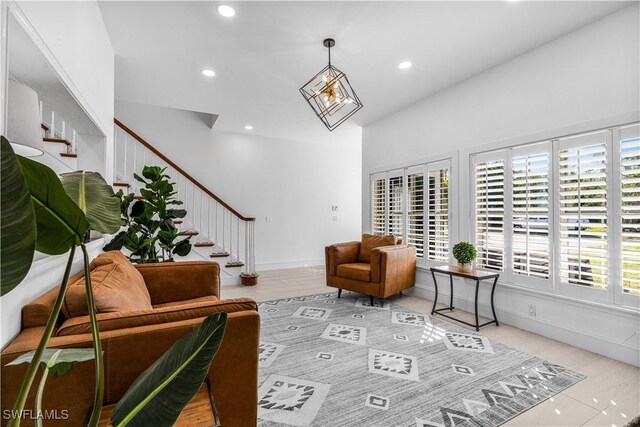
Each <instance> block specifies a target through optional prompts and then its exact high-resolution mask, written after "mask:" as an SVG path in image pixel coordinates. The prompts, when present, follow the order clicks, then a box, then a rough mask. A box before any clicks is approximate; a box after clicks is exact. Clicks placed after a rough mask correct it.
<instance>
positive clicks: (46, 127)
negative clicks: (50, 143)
mask: <svg viewBox="0 0 640 427" xmlns="http://www.w3.org/2000/svg"><path fill="white" fill-rule="evenodd" d="M40 127H41V128H42V129H44V130H49V125H47V124H46V123H40Z"/></svg>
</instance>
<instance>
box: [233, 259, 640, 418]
mask: <svg viewBox="0 0 640 427" xmlns="http://www.w3.org/2000/svg"><path fill="white" fill-rule="evenodd" d="M328 289H329V288H327V287H326V286H325V277H324V270H323V269H322V268H320V267H318V268H296V269H287V270H272V271H265V272H261V273H260V278H259V284H258V286H255V287H243V286H224V287H223V288H222V292H221V293H222V298H237V297H241V296H246V297H250V298H253V299H255V300H256V301H268V300H272V299H278V298H288V297H293V296H303V295H310V294H315V293H320V292H325V291H327V290H328ZM392 300H393V301H394V302H396V303H398V304H402V305H403V306H405V307H407V308H409V309H411V310H415V311H416V312H419V313H428V312H429V310H430V308H431V304H432V302H431V301H429V300H425V299H422V298H417V297H413V296H408V295H403V296H396V297H393V298H392ZM457 315H458V316H460V317H461V318H463V319H464V318H465V317H466V319H465V320H467V321H470V322H472V321H473V320H472V318H473V315H472V314H471V313H466V312H462V311H459V312H458V313H457ZM470 329H471V328H470ZM481 333H482V335H484V336H486V337H488V338H490V339H491V340H495V341H497V342H500V343H503V344H505V345H508V346H511V347H514V348H517V349H519V350H522V351H525V352H527V353H530V354H533V355H536V356H538V357H541V358H543V359H546V360H549V361H550V362H553V363H557V364H559V365H563V366H566V367H568V368H571V369H574V370H576V371H578V372H581V373H583V374H585V375H586V376H587V378H585V379H584V380H583V381H581V382H579V383H578V384H576V385H574V386H573V387H570V388H568V389H567V390H565V391H564V392H562V393H560V394H558V395H556V396H555V397H554V398H553V399H549V400H547V401H546V402H543V403H541V404H540V405H538V406H536V407H534V408H532V409H530V410H529V411H527V412H525V413H523V414H521V415H520V416H518V417H516V418H514V419H512V420H511V421H509V422H508V423H507V424H505V425H507V426H602V427H614V426H615V427H621V426H624V425H625V424H626V423H627V422H629V421H630V420H631V419H632V418H634V417H635V416H636V415H638V414H640V369H639V368H637V367H635V366H631V365H628V364H626V363H622V362H618V361H616V360H613V359H609V358H607V357H604V356H600V355H598V354H595V353H591V352H589V351H586V350H582V349H579V348H577V347H573V346H570V345H568V344H564V343H562V342H560V341H555V340H552V339H549V338H546V337H543V336H541V335H536V334H533V333H531V332H527V331H524V330H522V329H518V328H514V327H512V326H509V325H505V324H501V325H500V326H499V327H496V326H495V325H491V326H487V327H485V328H483V329H482V330H481Z"/></svg>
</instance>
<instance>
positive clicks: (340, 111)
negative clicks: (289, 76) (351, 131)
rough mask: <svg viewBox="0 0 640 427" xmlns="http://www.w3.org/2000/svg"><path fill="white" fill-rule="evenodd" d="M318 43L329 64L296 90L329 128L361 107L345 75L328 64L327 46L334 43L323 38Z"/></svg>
mask: <svg viewBox="0 0 640 427" xmlns="http://www.w3.org/2000/svg"><path fill="white" fill-rule="evenodd" d="M322 44H323V45H324V47H326V48H327V49H328V50H329V65H327V66H326V67H324V68H323V69H322V70H321V71H320V72H319V73H318V74H316V75H315V76H314V77H313V78H312V79H311V80H309V81H308V82H307V83H306V84H305V85H304V86H302V87H301V88H300V93H301V94H302V96H304V99H305V100H306V101H307V102H308V103H309V105H310V106H311V108H312V109H313V112H314V113H316V115H317V116H318V118H319V119H320V120H322V123H324V125H325V126H326V127H327V129H329V130H330V131H332V130H334V129H335V128H337V127H338V126H340V125H341V124H342V123H344V121H345V120H347V119H348V118H349V117H351V116H352V115H354V114H355V113H356V111H358V110H359V109H361V108H362V102H360V99H359V98H358V95H356V93H355V91H354V90H353V88H352V87H351V84H350V83H349V80H348V79H347V76H346V75H345V74H344V73H343V72H342V71H340V70H338V69H337V68H336V67H334V66H333V65H331V48H332V47H334V46H335V45H336V42H335V40H333V39H325V40H324V41H323V42H322Z"/></svg>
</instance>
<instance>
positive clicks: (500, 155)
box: [469, 150, 512, 282]
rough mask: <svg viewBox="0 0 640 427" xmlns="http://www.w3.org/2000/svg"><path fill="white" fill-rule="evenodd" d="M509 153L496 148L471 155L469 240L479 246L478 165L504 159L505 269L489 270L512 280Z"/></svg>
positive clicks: (503, 261)
mask: <svg viewBox="0 0 640 427" xmlns="http://www.w3.org/2000/svg"><path fill="white" fill-rule="evenodd" d="M508 154H509V153H508V151H507V150H494V151H488V152H484V153H478V154H473V155H471V156H470V157H469V189H470V196H471V197H470V198H469V203H470V206H469V209H470V213H471V223H470V236H469V242H471V244H473V245H474V246H477V243H476V225H477V224H476V192H475V185H476V165H477V164H479V163H485V162H494V161H500V160H502V162H503V164H504V168H505V169H504V179H505V182H504V184H503V194H504V202H503V203H504V219H503V222H502V227H503V236H504V243H505V246H504V248H503V255H502V266H503V269H502V270H493V269H489V270H488V271H497V272H499V273H500V276H501V277H504V279H506V280H507V281H509V282H511V275H510V274H509V270H508V269H507V266H509V265H511V259H512V257H511V244H510V239H507V231H506V230H511V227H512V221H511V216H510V215H508V214H507V212H510V210H511V199H510V198H509V197H507V189H508V188H510V185H511V176H510V175H509V173H508V171H509V170H510V169H508V162H509V161H510V158H509V156H508Z"/></svg>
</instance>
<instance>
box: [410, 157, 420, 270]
mask: <svg viewBox="0 0 640 427" xmlns="http://www.w3.org/2000/svg"><path fill="white" fill-rule="evenodd" d="M422 169H423V168H422ZM407 244H408V245H413V246H415V247H416V254H417V255H416V256H417V257H419V258H422V257H423V256H424V172H419V171H416V172H413V173H410V172H409V173H408V174H407Z"/></svg>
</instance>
